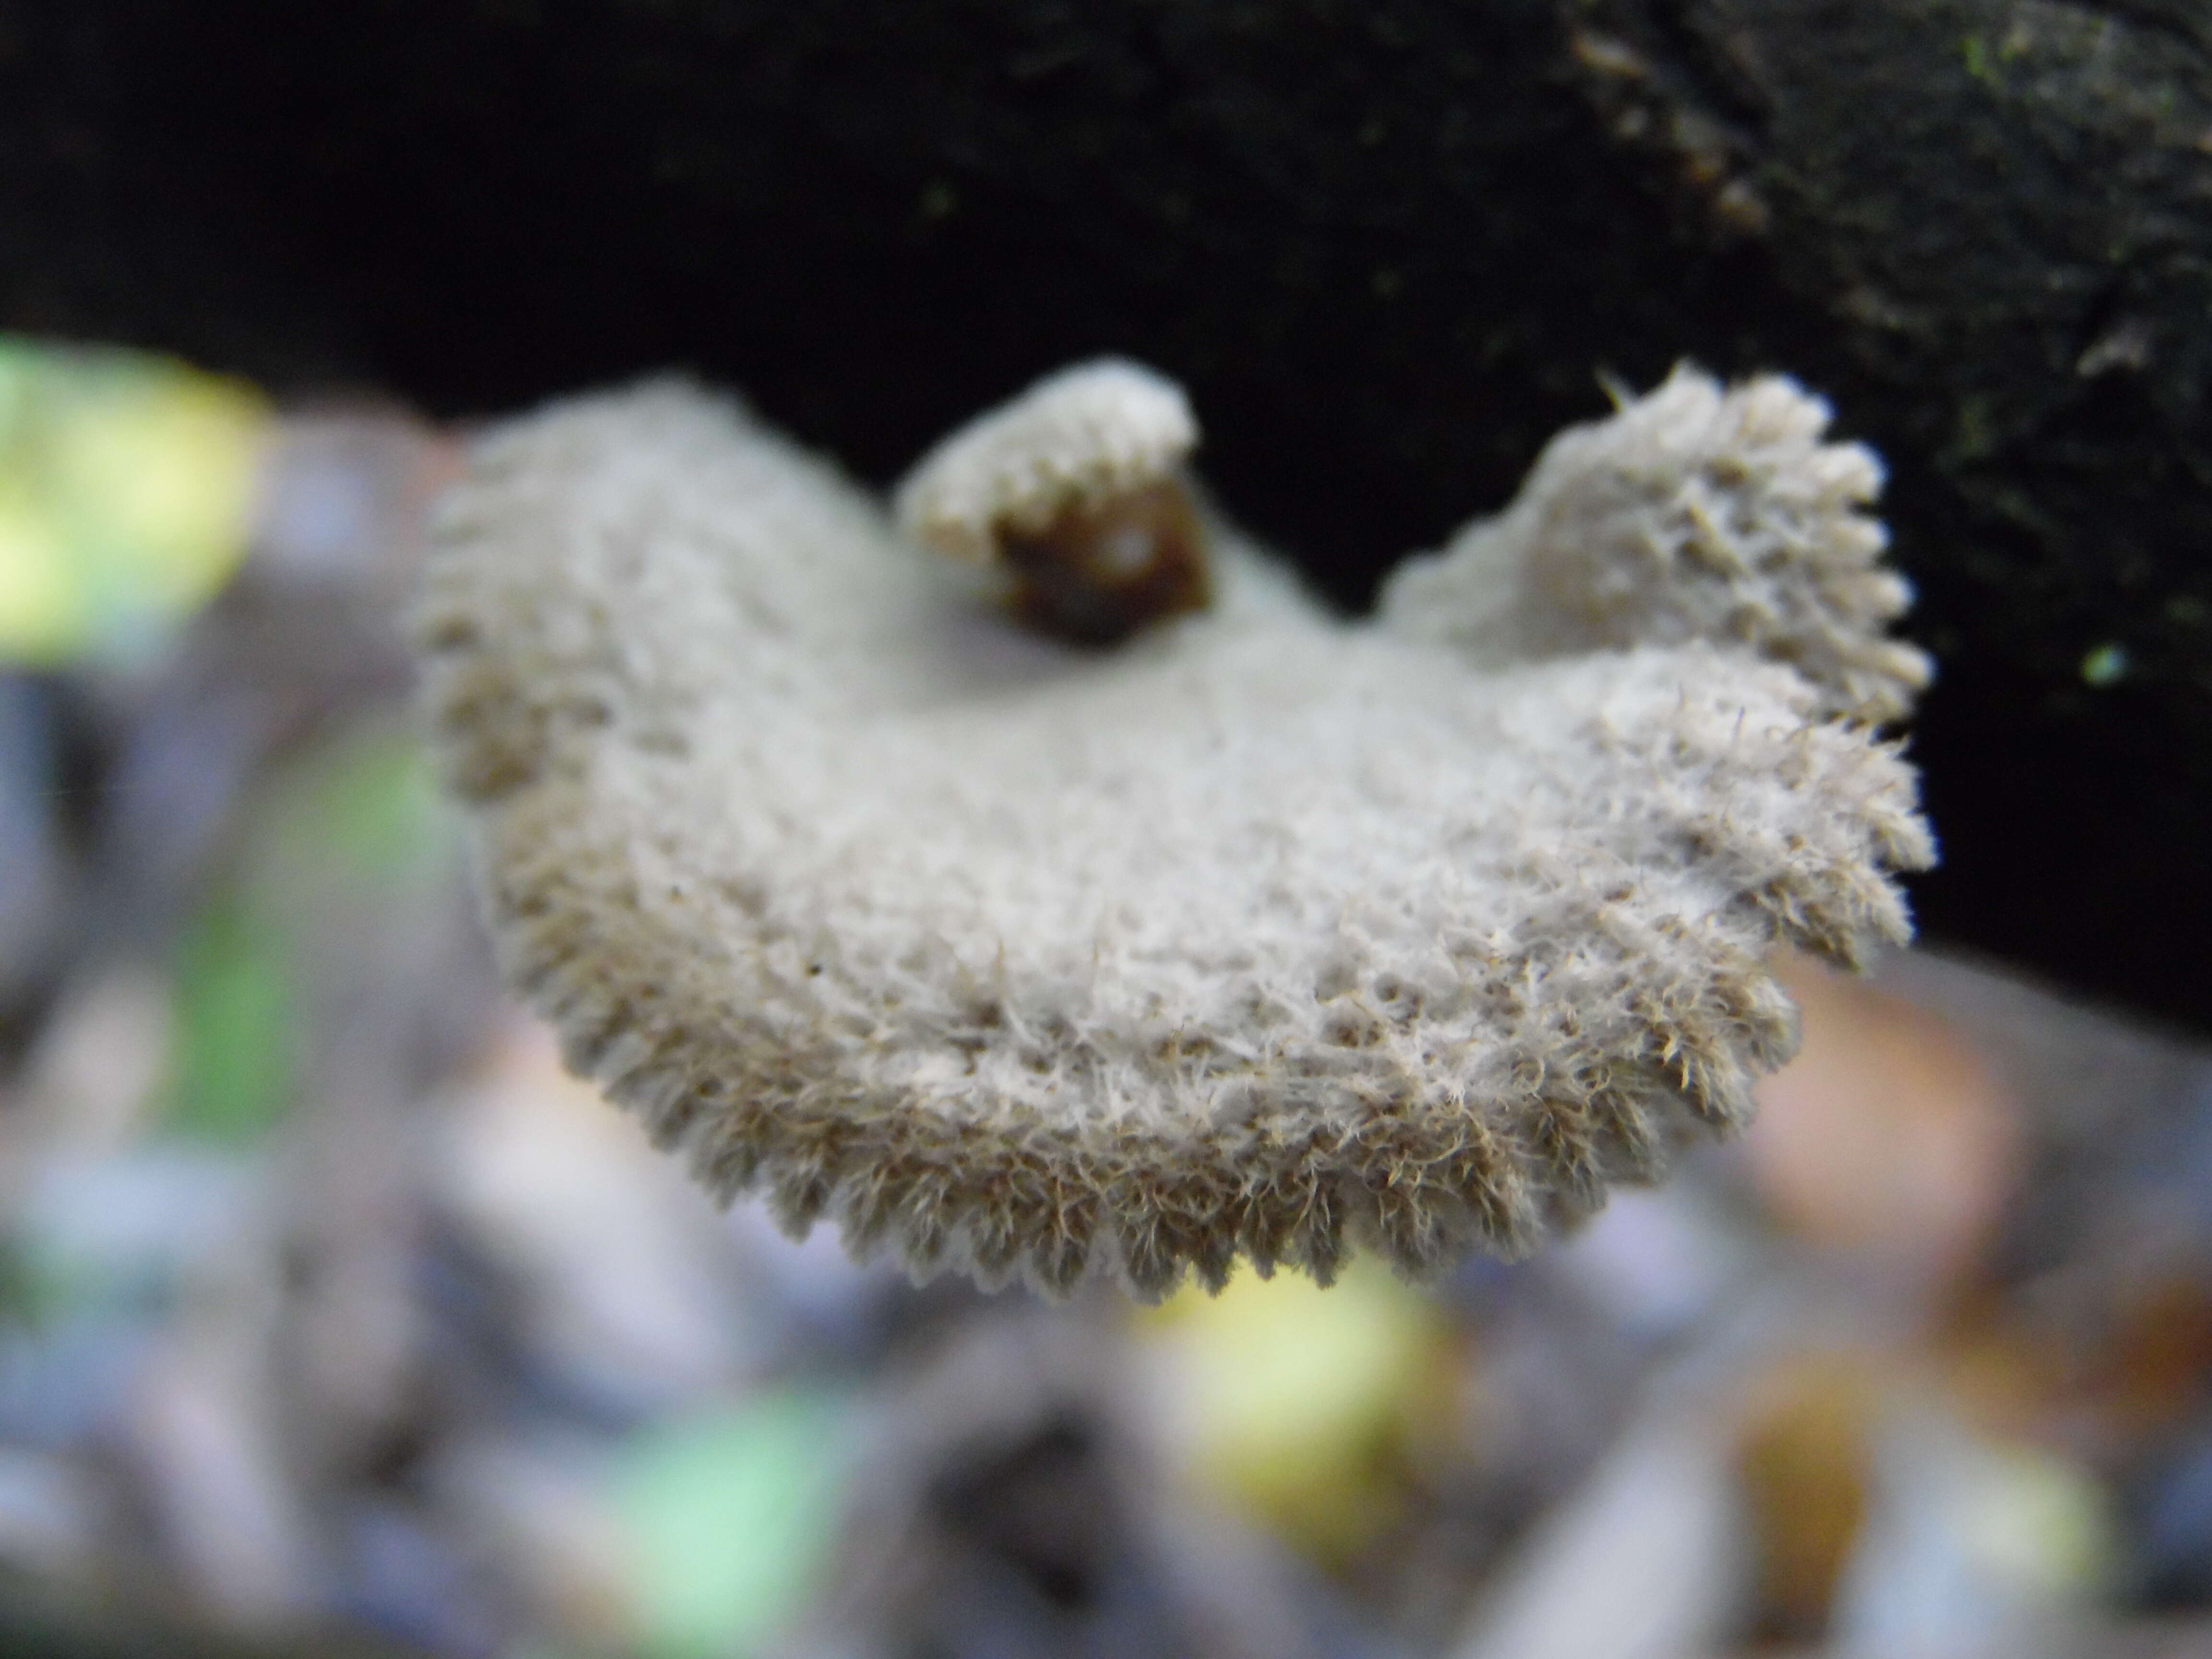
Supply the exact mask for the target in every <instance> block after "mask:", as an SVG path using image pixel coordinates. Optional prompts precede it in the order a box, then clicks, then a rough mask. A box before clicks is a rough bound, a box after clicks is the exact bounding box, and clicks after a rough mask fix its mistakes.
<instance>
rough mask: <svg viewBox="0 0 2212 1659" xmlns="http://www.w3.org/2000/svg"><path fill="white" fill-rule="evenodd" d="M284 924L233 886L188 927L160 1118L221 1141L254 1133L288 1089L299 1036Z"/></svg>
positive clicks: (271, 1117)
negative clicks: (169, 1081)
mask: <svg viewBox="0 0 2212 1659" xmlns="http://www.w3.org/2000/svg"><path fill="white" fill-rule="evenodd" d="M286 957H287V951H286V941H285V939H284V937H283V933H282V932H281V931H280V930H279V929H277V928H276V927H274V926H272V925H270V923H268V922H266V921H263V920H261V919H260V918H258V917H257V916H255V915H253V914H252V910H251V908H250V907H249V906H248V905H246V903H245V902H243V901H242V900H241V898H240V896H239V895H238V894H236V893H235V892H228V891H227V892H225V893H223V894H221V895H219V896H217V897H216V899H215V901H214V902H211V903H210V905H209V906H208V907H207V908H205V909H204V910H203V911H202V912H201V913H200V915H198V917H197V918H196V919H195V921H193V923H192V925H191V927H189V928H188V929H187V930H186V931H185V937H184V939H182V940H181V941H180V942H179V949H178V952H177V968H176V981H175V984H176V991H175V994H176V1013H177V1018H176V1037H175V1043H176V1047H175V1054H174V1059H173V1067H174V1070H173V1079H174V1081H173V1085H172V1087H171V1091H170V1095H169V1099H168V1103H167V1109H166V1110H165V1111H164V1112H163V1114H162V1117H161V1127H163V1128H164V1129H166V1130H167V1131H169V1132H170V1133H174V1134H179V1135H183V1136H185V1137H187V1138H189V1139H198V1140H205V1141H210V1142H214V1143H216V1144H218V1145H224V1146H241V1145H247V1144H250V1143H252V1142H253V1141H255V1140H258V1139H259V1138H260V1137H261V1136H262V1135H263V1134H264V1133H266V1132H267V1131H268V1129H269V1128H270V1126H271V1125H272V1124H274V1123H275V1122H276V1119H277V1117H278V1116H279V1115H281V1114H282V1113H283V1109H284V1108H285V1106H286V1104H287V1103H289V1099H290V1097H291V1092H292V1081H293V1062H294V1058H295V1055H294V1050H295V1043H296V1036H295V1025H294V1018H293V1017H294V1012H295V1011H294V1007H293V998H292V994H291V983H290V975H289V964H288V963H287V960H286Z"/></svg>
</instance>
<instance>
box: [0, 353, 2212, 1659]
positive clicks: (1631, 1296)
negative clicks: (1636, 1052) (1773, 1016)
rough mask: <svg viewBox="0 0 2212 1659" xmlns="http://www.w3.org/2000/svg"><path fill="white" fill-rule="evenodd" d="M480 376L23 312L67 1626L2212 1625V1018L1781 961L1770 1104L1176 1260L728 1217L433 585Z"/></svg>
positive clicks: (15, 1559)
mask: <svg viewBox="0 0 2212 1659" xmlns="http://www.w3.org/2000/svg"><path fill="white" fill-rule="evenodd" d="M456 443H457V439H456V437H455V436H454V435H453V434H451V433H449V432H446V431H442V430H441V429H438V428H435V427H433V426H432V425H430V424H428V423H427V422H423V421H422V420H420V419H418V418H416V417H415V416H410V414H408V413H407V412H405V411H404V410H401V409H398V408H397V407H394V406H390V405H384V404H374V403H370V402H365V401H362V400H360V399H358V398H356V399H353V400H350V401H333V402H327V403H325V404H301V403H297V402H291V403H283V404H279V403H277V402H276V401H273V400H272V399H271V398H270V397H268V396H266V395H264V394H263V393H262V392H258V391H256V390H255V389H254V388H253V387H252V386H248V385H246V384H243V383H241V382H239V381H236V380H226V379H222V378H218V377H216V376H214V375H211V374H207V373H204V372H202V371H200V370H197V369H196V368H191V367H190V366H187V365H185V364H183V363H180V362H175V361H172V360H169V359H165V358H161V357H156V356H147V355H143V354H137V353H131V352H124V351H119V350H113V349H90V348H86V347H82V346H63V345H59V344H55V343H46V342H40V341H34V340H29V339H24V338H20V337H18V338H9V339H6V340H4V341H0V1651H12V1652H25V1653H54V1654H75V1653H82V1654H88V1655H90V1654H140V1653H143V1654H163V1655H167V1654H176V1653H188V1654H191V1653H205V1654H226V1653H240V1654H265V1655H279V1654H324V1653H330V1654H361V1655H379V1654H386V1655H403V1654H419V1655H435V1656H456V1659H459V1656H495V1655H496V1656H514V1659H556V1656H560V1659H567V1656H577V1659H582V1656H602V1655H604V1656H615V1655H634V1656H639V1659H708V1656H724V1655H727V1656H750V1655H772V1654H774V1655H786V1654H787V1655H822V1656H830V1655H837V1656H848V1655H883V1656H886V1659H890V1656H899V1659H908V1656H911V1659H921V1656H941V1659H1026V1656H1040V1659H1042V1656H1062V1655H1065V1656H1075V1655H1083V1656H1097V1659H1109V1656H1111V1659H1119V1656H1130V1659H1135V1656H1148V1659H1149V1656H1164V1655H1192V1656H1232V1655H1233V1656H1243V1655H1251V1656H1255V1659H1257V1656H1263V1655H1264V1656H1268V1659H1285V1656H1300V1655H1313V1656H1370V1655H1371V1656H1416V1655H1420V1656H1425V1655H1445V1656H1453V1659H1492V1656H1495V1659H1549V1656H1559V1659H1663V1656H1683V1659H1690V1656H1706V1655H1711V1656H1721V1655H1736V1654H1751V1653H1766V1652H1784V1651H1787V1652H1796V1653H1808V1654H1810V1653H1823V1654H1835V1655H1838V1656H1867V1659H1875V1656H1880V1659H1898V1656H1913V1655H1928V1656H1936V1655H1943V1656H1951V1655H1968V1654H1990V1655H2000V1654H2001V1655H2005V1656H2032V1655H2035V1654H2039V1653H2048V1654H2052V1655H2059V1654H2076V1653H2081V1654H2103V1653H2112V1654H2136V1653H2141V1654H2154V1653H2156V1654H2164V1653H2179V1652H2184V1651H2199V1650H2203V1649H2204V1646H2205V1645H2206V1644H2212V1620H2208V1614H2212V1052H2208V1051H2207V1050H2206V1049H2204V1048H2201V1047H2194V1046H2191V1044H2189V1043H2188V1042H2184V1041H2181V1040H2179V1039H2177V1038H2172V1037H2169V1036H2160V1035H2159V1034H2157V1033H2156V1032H2154V1031H2152V1030H2147V1029H2143V1028H2140V1027H2138V1026H2136V1025H2134V1024H2130V1023H2129V1022H2127V1021H2125V1020H2123V1019H2120V1018H2112V1017H2109V1016H2106V1015H2103V1014H2100V1013H2096V1012H2087V1011H2084V1010H2082V1009H2081V1008H2078V1007H2075V1006H2069V1005H2068V1004H2066V1003H2064V1002H2062V1001H2060V1000H2057V999H2055V998H2053V997H2051V996H2050V995H2048V994H2045V993H2043V992H2040V991H2038V990H2035V989H2033V988H2029V987H2026V986H2024V985H2022V984H2021V983H2019V982H2016V981H2014V980H2012V979H2010V978H2008V977H2005V976H2003V975H1999V974H1996V973H1992V972H1990V971H1987V970H1985V969H1981V968H1978V967H1975V966H1972V965H1970V964H1967V963H1961V962H1960V961H1957V960H1954V959H1950V958H1947V957H1940V956H1920V955H1909V956H1906V957H1901V958H1899V960H1897V961H1896V962H1894V963H1892V964H1890V966H1889V967H1888V968H1887V969H1885V970H1884V972H1883V973H1882V975H1881V976H1880V977H1879V978H1878V979H1877V980H1876V981H1873V982H1871V983H1869V982H1861V981H1840V980H1837V979H1835V978H1832V977H1831V976H1829V975H1826V973H1825V972H1823V971H1821V970H1820V969H1815V968H1813V967H1811V966H1809V965H1808V964H1804V963H1788V964H1785V971H1786V972H1787V974H1788V975H1789V976H1790V981H1791V983H1792V985H1793V987H1795V988H1796V991H1797V993H1798V994H1799V996H1800V998H1801V1000H1802V1003H1803V1004H1804V1006H1805V1008H1806V1014H1807V1042H1806V1048H1805V1052H1804V1054H1802V1057H1801V1059H1800V1060H1798V1061H1797V1062H1796V1064H1794V1065H1793V1066H1791V1067H1790V1068H1789V1069H1788V1070H1787V1071H1785V1072H1784V1073H1781V1074H1780V1075H1779V1076H1778V1077H1777V1078H1776V1079H1773V1080H1772V1082H1771V1085H1770V1086H1769V1088H1768V1091H1767V1096H1766V1101H1765V1104H1766V1108H1767V1109H1766V1111H1765V1114H1764V1115H1763V1118H1762V1121H1761V1123H1760V1125H1759V1127H1758V1129H1757V1130H1756V1131H1755V1132H1754V1133H1753V1135H1752V1136H1751V1137H1750V1138H1749V1139H1748V1140H1747V1141H1746V1142H1744V1143H1741V1144H1739V1145H1736V1146H1730V1147H1726V1148H1719V1149H1715V1150H1713V1151H1711V1152H1708V1153H1705V1154H1700V1155H1699V1156H1697V1157H1695V1158H1692V1159H1691V1160H1690V1162H1689V1164H1688V1165H1687V1166H1686V1168H1685V1169H1684V1170H1683V1171H1682V1173H1681V1176H1680V1179H1678V1180H1676V1181H1674V1182H1672V1183H1671V1184H1670V1185H1668V1187H1666V1188H1664V1189H1662V1190H1659V1191H1656V1192H1651V1193H1646V1194H1632V1195H1629V1196H1626V1197H1623V1198H1620V1199H1618V1200H1616V1201H1615V1202H1614V1203H1613V1206H1611V1207H1610V1208H1609V1209H1608V1210H1607V1212H1605V1213H1604V1214H1603V1216H1602V1217H1601V1218H1600V1219H1599V1220H1598V1221H1597V1222H1596V1223H1595V1225H1592V1226H1590V1227H1589V1229H1588V1230H1586V1231H1584V1232H1583V1233H1582V1234H1581V1235H1579V1236H1578V1237H1575V1238H1574V1239H1572V1240H1571V1241H1569V1242H1567V1243H1564V1244H1562V1245H1560V1246H1559V1247H1558V1248H1556V1249H1551V1250H1549V1251H1547V1252H1546V1253H1544V1254H1543V1255H1540V1256H1539V1257H1538V1258H1536V1259H1535V1260H1534V1261H1528V1262H1524V1263H1521V1264H1518V1265H1514V1266H1504V1265H1500V1264H1498V1263H1494V1262H1490V1261H1474V1262H1470V1263H1468V1265H1467V1266H1466V1267H1464V1268H1463V1269H1462V1270H1461V1271H1459V1272H1457V1273H1455V1274H1454V1275H1452V1276H1451V1277H1450V1278H1449V1279H1447V1280H1446V1281H1445V1282H1444V1283H1443V1284H1442V1285H1438V1286H1437V1287H1434V1288H1432V1289H1430V1290H1426V1291H1414V1290H1411V1289H1408V1288H1407V1287H1406V1286H1404V1285H1401V1284H1398V1283H1397V1282H1395V1280H1393V1279H1391V1278H1389V1275H1388V1274H1387V1273H1383V1272H1380V1271H1376V1270H1371V1269H1370V1268H1367V1267H1358V1268H1355V1269H1354V1270H1353V1271H1352V1273H1350V1274H1349V1275H1348V1276H1347V1277H1346V1279H1345V1280H1344V1282H1343V1283H1342V1284H1340V1285H1339V1286H1338V1287H1336V1288H1335V1289H1334V1290H1331V1291H1327V1292H1323V1291H1318V1290H1316V1289H1315V1288H1313V1287H1312V1286H1311V1285H1309V1284H1307V1283H1305V1282H1304V1281H1300V1280H1290V1279H1279V1280H1276V1281H1274V1282H1272V1283H1261V1282H1258V1281H1256V1280H1255V1279H1251V1278H1250V1277H1249V1275H1247V1276H1245V1277H1243V1278H1240V1279H1237V1280H1236V1281H1234V1282H1232V1284H1231V1286H1230V1288H1229V1289H1228V1291H1226V1292H1225V1294H1224V1295H1222V1296H1221V1297H1218V1298H1216V1299H1212V1300H1209V1299H1206V1298H1205V1297H1200V1296H1196V1295H1185V1296H1182V1297H1177V1298H1176V1299H1175V1300H1173V1301H1171V1302H1170V1303H1169V1304H1167V1305H1166V1306H1164V1307H1162V1308H1159V1309H1154V1310H1145V1309H1139V1308H1133V1307H1131V1306H1129V1305H1127V1304H1124V1303H1123V1302H1121V1300H1119V1299H1117V1298H1116V1297H1113V1296H1111V1295H1107V1294H1097V1295H1088V1296H1084V1297H1078V1298H1077V1299H1076V1300H1075V1301H1074V1302H1073V1304H1069V1305H1066V1306H1062V1307H1053V1306H1048V1305H1045V1304H1042V1303H1040V1302H1038V1301H1036V1300H1035V1299H1033V1298H1032V1297H1030V1296H1028V1295H1027V1294H1026V1293H1024V1292H1020V1291H1010V1292H1006V1293H1004V1294H1002V1295H1000V1296H997V1297H988V1296H984V1295H981V1294H979V1293H977V1292H975V1291H972V1290H969V1289H968V1288H967V1287H965V1286H964V1285H959V1284H951V1283H944V1284H939V1285H932V1286H928V1287H924V1288H916V1287H915V1286H912V1285H908V1284H907V1283H906V1282H905V1281H904V1280H903V1279H901V1278H900V1277H898V1276H897V1275H896V1273H892V1272H890V1271H888V1270H885V1269H884V1268H882V1267H868V1266H855V1265H854V1264H852V1263H850V1262H848V1261H847V1260H846V1259H845V1257H844V1256H843V1255H842V1253H841V1252H840V1250H839V1249H838V1247H837V1245H836V1241H835V1240H834V1239H833V1238H831V1237H829V1236H827V1235H826V1234H817V1236H816V1237H811V1238H810V1239H807V1240H806V1241H805V1242H803V1243H794V1242H793V1241H790V1240H787V1239H785V1238H783V1237H780V1236H779V1235H778V1234H777V1233H776V1232H775V1229H774V1228H773V1226H772V1225H769V1222H768V1221H767V1219H766V1218H765V1217H764V1216H763V1214H762V1213H761V1212H758V1211H757V1210H756V1209H754V1208H752V1207H750V1206H745V1205H740V1206H738V1207H737V1208H736V1209H735V1210H734V1211H732V1212H730V1213H727V1214H720V1213H717V1212H715V1211H714V1209H713V1208H712V1206H710V1205H709V1204H708V1202H707V1201H706V1200H704V1199H703V1198H702V1196H700V1195H699V1194H697V1193H696V1192H695V1191H694V1190H693V1189H692V1188H691V1187H690V1185H689V1184H688V1182H686V1181H685V1180H684V1177H683V1176H681V1174H680V1173H679V1171H678V1170H677V1169H675V1168H674V1167H672V1166H671V1164H669V1163H668V1162H667V1161H665V1159H663V1158H660V1157H659V1156H658V1155H656V1154H654V1153H653V1152H651V1151H650V1150H649V1149H648V1148H647V1146H645V1145H644V1144H643V1142H642V1140H641V1137H640V1136H639V1135H638V1134H637V1133H635V1130H634V1129H633V1128H632V1127H631V1126H630V1125H629V1122H628V1121H626V1120H625V1119H623V1117H621V1116H620V1115H617V1113H615V1112H614V1111H613V1110H611V1109H609V1108H607V1107H606V1106H605V1105H604V1104H603V1103H601V1102H599V1100H598V1099H597V1098H596V1097H594V1095H593V1094H592V1092H591V1091H589V1090H588V1089H586V1088H585V1087H583V1086H582V1085H579V1084H577V1083H576V1082H574V1081H573V1080H571V1079H568V1078H567V1077H565V1076H564V1075H563V1074H562V1070H561V1068H560V1066H559V1064H558V1062H557V1059H556V1055H555V1054H554V1053H553V1050H552V1048H551V1045H550V1042H549V1040H548V1037H547V1035H546V1033H545V1032H544V1030H543V1029H541V1028H540V1027H539V1026H538V1024H536V1023H534V1022H533V1021H532V1019H531V1018H529V1017H528V1016H527V1015H526V1014H524V1013H523V1012H520V1011H519V1010H518V1009H517V1008H516V1007H515V1006H513V1005H512V1004H511V1003H509V1002H507V1000H504V999H503V998H502V997H501V994H500V993H499V991H498V988H497V985H496V980H495V974H494V972H493V970H492V968H491V966H490V963H489V961H488V958H487V955H486V951H485V946H484V943H483V939H482V937H481V936H480V934H479V933H478V931H477V926H476V922H475V912H474V907H473V903H472V901H471V897H470V895H469V892H468V889H467V884H466V880H465V852H464V848H463V846H462V842H461V840H460V837H459V833H458V826H457V823H456V822H455V820H454V818H453V815H452V814H451V812H450V811H449V810H448V809H447V806H446V805H444V804H443V803H442V802H441V799H440V798H439V796H438V794H437V793H436V791H435V787H434V782H433V780H432V779H431V777H430V776H429V775H428V772H427V770H426V768H425V765H424V762H423V757H422V751H421V750H420V748H419V746H418V744H417V742H416V738H415V736H414V734H413V730H412V726H411V724H410V714H409V707H408V679H409V676H408V669H407V664H406V662H405V659H404V653H402V651H401V649H400V647H399V644H398V637H399V636H398V629H397V627H396V623H395V617H396V614H397V612H398V609H399V607H400V606H401V605H403V604H404V597H405V595H406V593H407V591H408V587H409V582H410V573H411V569H412V566H413V563H414V561H415V559H416V555H417V551H418V549H419V546H420V540H421V535H422V525H423V516H424V511H425V504H426V502H427V501H428V500H429V499H430V497H431V496H432V495H434V494H435V490H436V489H437V487H438V485H439V483H440V482H441V480H442V479H443V478H444V477H447V476H448V475H449V474H450V472H451V470H452V469H453V466H454V465H456V461H455V455H456Z"/></svg>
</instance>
